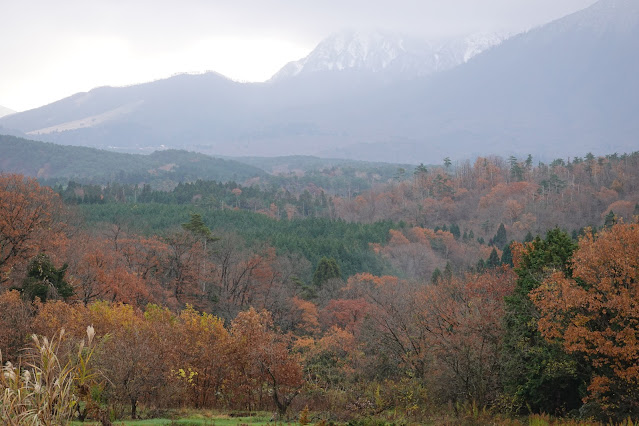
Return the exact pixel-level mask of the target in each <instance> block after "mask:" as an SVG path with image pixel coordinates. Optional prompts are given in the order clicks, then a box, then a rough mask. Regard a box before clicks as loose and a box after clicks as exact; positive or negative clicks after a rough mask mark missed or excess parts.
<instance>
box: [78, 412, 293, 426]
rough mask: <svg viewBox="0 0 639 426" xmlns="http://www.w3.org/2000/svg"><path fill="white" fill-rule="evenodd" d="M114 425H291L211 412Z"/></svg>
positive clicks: (87, 425)
mask: <svg viewBox="0 0 639 426" xmlns="http://www.w3.org/2000/svg"><path fill="white" fill-rule="evenodd" d="M71 424H72V425H74V426H79V425H84V426H93V425H100V423H99V422H89V421H87V422H78V421H75V422H71ZM113 424H114V425H117V426H120V425H135V426H146V425H162V426H164V425H194V426H195V425H206V426H240V425H275V424H289V423H279V422H278V423H275V422H273V421H271V416H270V415H266V414H260V415H256V416H231V415H229V414H219V413H211V412H204V411H203V412H199V413H181V414H177V415H176V416H175V418H173V419H171V418H158V419H147V420H121V421H119V420H118V421H114V422H113Z"/></svg>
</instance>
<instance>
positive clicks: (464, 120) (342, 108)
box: [0, 0, 639, 163]
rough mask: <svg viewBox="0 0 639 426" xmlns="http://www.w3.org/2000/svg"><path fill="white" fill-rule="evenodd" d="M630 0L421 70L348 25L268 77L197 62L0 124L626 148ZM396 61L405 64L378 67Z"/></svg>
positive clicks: (32, 131) (545, 154) (174, 142)
mask: <svg viewBox="0 0 639 426" xmlns="http://www.w3.org/2000/svg"><path fill="white" fill-rule="evenodd" d="M638 9H639V2H637V1H636V0H600V1H599V2H597V3H595V4H593V5H592V6H590V7H589V8H586V9H584V10H582V11H580V12H577V13H575V14H572V15H569V16H567V17H565V18H562V19H559V20H557V21H554V22H551V23H549V24H547V25H544V26H541V27H539V28H535V29H533V30H530V31H528V32H526V33H524V34H520V35H517V36H514V37H511V38H509V39H507V40H505V41H503V42H501V43H500V44H498V45H496V46H494V47H493V48H491V49H487V50H484V51H482V52H481V53H479V54H477V55H475V56H473V57H472V58H470V59H469V60H467V61H465V62H464V58H465V57H466V56H465V55H466V54H468V52H472V50H469V47H468V46H470V45H472V43H467V44H466V45H464V46H466V47H464V48H459V49H453V48H451V50H454V51H455V52H457V53H456V54H455V55H456V56H455V55H453V54H450V55H449V56H448V58H457V59H456V60H457V61H459V63H460V65H458V66H455V67H453V68H451V69H448V70H446V71H441V72H434V73H432V72H431V73H430V74H428V75H422V74H427V71H417V69H418V68H410V64H415V63H418V62H419V61H417V59H415V58H416V57H417V56H416V55H417V54H416V53H414V52H415V51H416V50H415V49H413V47H411V46H413V44H412V42H411V43H409V42H408V41H406V40H405V39H402V38H399V39H393V38H392V37H390V38H389V37H382V36H375V35H373V36H366V37H364V36H362V35H357V33H351V35H350V36H347V35H341V36H339V37H337V38H335V37H334V38H333V39H332V41H331V39H329V40H328V41H327V42H326V45H325V46H323V47H322V46H321V45H320V46H318V49H316V51H314V52H313V53H312V54H311V55H309V57H308V58H305V59H304V60H302V62H299V63H298V65H299V66H298V67H297V68H296V69H299V72H297V71H295V72H294V73H291V72H290V68H291V66H288V67H287V68H288V69H289V71H285V70H283V71H282V72H281V73H280V75H279V77H277V78H274V79H273V80H272V81H270V82H267V83H253V84H242V83H236V82H233V81H230V80H228V79H226V78H224V77H222V76H220V75H217V74H215V73H208V74H203V75H180V76H175V77H172V78H169V79H166V80H160V81H156V82H151V83H147V84H143V85H138V86H131V87H120V88H112V87H103V88H98V89H94V90H92V91H90V92H88V93H80V94H76V95H74V96H72V97H69V98H66V99H63V100H60V101H58V102H56V103H53V104H51V105H47V106H44V107H42V108H38V109H35V110H31V111H27V112H23V113H17V114H13V115H10V116H7V117H3V118H0V126H2V127H4V128H5V129H14V130H16V131H22V132H25V133H28V135H29V137H31V138H38V139H41V140H47V141H52V142H57V143H64V144H74V145H91V146H96V147H101V148H110V149H114V148H117V149H121V150H129V151H132V152H150V151H153V150H155V149H158V148H161V147H162V146H164V147H171V148H182V149H189V150H197V151H200V152H204V153H207V154H214V155H227V156H278V155H292V154H299V155H322V156H328V157H347V158H356V159H362V160H368V161H388V162H394V163H420V162H423V163H438V162H440V161H441V159H442V158H444V157H451V158H452V159H463V158H472V157H474V156H476V155H487V154H499V155H503V156H509V155H516V156H526V155H527V154H532V155H533V156H534V157H536V158H537V159H543V160H544V161H545V160H546V159H554V158H557V157H566V156H574V155H584V154H585V153H587V152H589V151H591V152H593V153H600V154H605V153H611V152H615V151H617V152H631V151H634V150H636V149H637V146H639V144H638V138H639V119H638V118H637V113H636V111H639V80H638V79H637V75H639V55H637V54H636V52H638V51H639V11H638ZM340 46H341V47H340ZM402 46H403V47H402ZM338 47H339V48H338ZM402 49H403V50H402ZM479 50H480V49H479ZM340 52H341V53H340ZM337 53H339V55H338V54H337ZM428 55H430V56H428ZM426 56H427V57H431V58H432V51H431V53H430V54H426ZM421 63H423V62H421ZM407 64H408V65H407ZM384 67H385V68H384ZM395 69H397V70H400V71H401V70H402V69H404V70H405V69H411V70H412V71H411V73H412V77H409V78H395V77H393V78H390V77H388V78H387V77H383V78H381V79H380V78H378V77H377V75H378V74H383V75H384V76H391V75H396V73H394V71H393V70H395ZM424 69H425V68H424ZM375 70H378V71H379V70H382V71H384V72H381V71H379V72H376V71H375ZM386 71H388V72H386ZM398 72H399V71H398ZM287 73H288V74H287Z"/></svg>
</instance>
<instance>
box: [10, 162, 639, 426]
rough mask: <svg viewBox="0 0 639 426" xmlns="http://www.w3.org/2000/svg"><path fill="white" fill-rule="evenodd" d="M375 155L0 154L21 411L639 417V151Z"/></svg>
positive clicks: (13, 359) (393, 419)
mask: <svg viewBox="0 0 639 426" xmlns="http://www.w3.org/2000/svg"><path fill="white" fill-rule="evenodd" d="M369 167H370V165H366V166H365V168H362V169H359V170H357V169H353V165H352V164H345V165H344V164H331V165H326V166H325V167H324V168H320V169H314V171H310V169H309V170H307V171H306V172H299V171H298V172H292V173H288V172H287V173H282V174H279V175H278V174H273V173H271V174H268V173H265V175H260V176H254V177H248V178H246V179H244V180H242V181H241V182H237V181H233V180H226V181H212V180H206V179H191V180H189V179H184V180H182V181H180V182H178V183H175V184H171V185H166V184H158V183H154V182H144V181H117V180H116V179H113V180H111V181H109V182H107V183H96V182H95V181H91V180H90V179H86V180H85V181H83V179H81V178H78V179H74V180H72V181H66V182H64V183H62V182H60V181H59V180H58V181H56V182H51V181H46V180H43V181H40V182H39V181H38V180H36V179H34V178H30V177H25V176H24V175H21V174H11V173H3V174H0V286H1V289H0V353H1V360H2V363H4V366H3V374H2V375H0V390H2V396H1V397H0V398H2V399H1V400H0V419H2V421H3V423H5V424H23V423H24V422H26V421H31V422H33V421H36V420H34V419H38V420H37V421H40V422H42V423H44V424H60V423H66V422H69V421H70V420H72V419H73V420H81V421H84V420H94V421H98V422H101V423H102V424H110V423H111V422H114V421H117V420H121V419H136V418H150V417H161V416H163V415H165V414H166V412H167V411H168V410H172V409H178V408H184V407H188V408H192V409H197V410H204V409H211V410H219V411H221V412H248V413H251V412H270V413H274V414H273V419H274V420H278V421H289V420H290V421H296V422H298V423H301V424H307V423H318V424H362V425H364V424H384V423H393V424H424V423H428V424H487V423H490V424H529V423H530V424H550V423H551V422H554V421H557V422H563V423H564V424H575V425H576V424H608V423H612V424H633V423H632V422H633V421H638V420H639V402H638V401H639V294H638V292H639V224H638V215H639V153H631V154H623V155H618V154H612V155H608V156H600V157H596V156H594V155H592V154H587V155H585V156H584V157H574V158H572V159H569V160H562V159H557V160H554V161H552V162H551V163H549V164H544V163H541V162H537V164H534V161H533V159H532V157H530V156H529V157H528V158H526V159H517V158H515V157H510V158H508V159H503V158H500V157H479V158H477V159H475V160H474V161H473V162H471V161H465V162H461V163H460V162H458V163H455V164H453V163H452V162H451V161H450V160H448V159H445V160H444V162H443V164H442V165H441V166H439V165H428V166H425V165H420V166H418V167H415V168H414V169H412V170H411V169H409V168H406V167H404V166H401V167H396V168H395V170H394V171H393V172H392V173H390V172H389V171H388V170H387V171H386V172H384V173H383V174H379V173H376V172H375V169H374V167H372V168H369ZM331 176H332V177H334V178H335V179H341V183H339V185H331V183H330V182H331ZM364 183H365V184H364ZM48 185H49V186H48Z"/></svg>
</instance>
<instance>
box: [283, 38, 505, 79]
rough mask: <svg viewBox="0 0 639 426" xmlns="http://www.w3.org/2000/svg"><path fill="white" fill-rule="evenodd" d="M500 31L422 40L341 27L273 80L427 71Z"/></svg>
mask: <svg viewBox="0 0 639 426" xmlns="http://www.w3.org/2000/svg"><path fill="white" fill-rule="evenodd" d="M505 38H506V35H505V34H499V33H477V34H471V35H468V36H466V37H458V38H448V39H441V40H425V39H421V38H417V37H411V36H407V35H402V34H396V33H385V32H381V31H342V32H339V33H335V34H332V35H331V36H329V37H328V38H326V39H325V40H324V41H322V42H321V43H320V44H319V45H318V46H317V47H316V48H315V49H314V50H313V51H312V52H311V53H310V54H309V55H308V56H306V57H305V58H302V59H300V60H299V61H294V62H290V63H288V64H287V65H286V66H284V67H283V68H282V69H281V70H280V71H279V72H278V73H276V74H275V75H274V76H273V78H272V79H271V80H272V81H279V80H282V79H287V78H293V77H296V76H299V75H306V74H311V73H322V72H327V73H330V72H334V71H344V70H357V71H358V72H361V73H367V74H371V73H374V74H377V76H378V77H381V78H384V79H386V80H387V81H388V80H398V79H406V78H413V77H419V76H426V75H430V74H433V73H436V72H439V71H445V70H448V69H451V68H454V67H455V66H457V65H460V64H462V63H464V62H467V61H468V60H469V59H471V58H472V57H473V56H475V55H477V54H479V53H481V52H482V51H484V50H486V49H488V48H490V47H492V46H495V45H497V44H499V43H501V42H502V41H503V40H504V39H505Z"/></svg>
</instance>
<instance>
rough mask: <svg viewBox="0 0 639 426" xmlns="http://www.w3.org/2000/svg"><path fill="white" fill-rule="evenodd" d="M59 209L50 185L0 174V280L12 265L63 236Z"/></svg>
mask: <svg viewBox="0 0 639 426" xmlns="http://www.w3.org/2000/svg"><path fill="white" fill-rule="evenodd" d="M61 211H62V204H61V202H60V199H59V197H58V196H57V195H56V194H55V193H54V192H53V191H52V190H51V189H50V188H47V187H44V186H40V185H39V184H38V182H37V181H36V180H35V179H32V178H25V177H23V176H22V175H14V174H0V283H3V282H5V281H7V280H8V279H9V278H10V274H11V271H12V269H13V268H14V267H15V266H16V265H19V264H21V263H22V264H25V265H26V263H27V262H28V261H29V259H32V258H33V257H34V256H35V255H37V254H38V253H42V252H47V249H49V250H50V249H52V248H53V247H55V243H56V242H57V240H58V239H60V238H62V237H63V234H62V232H61V231H62V222H61V221H60V213H61Z"/></svg>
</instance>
